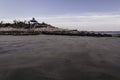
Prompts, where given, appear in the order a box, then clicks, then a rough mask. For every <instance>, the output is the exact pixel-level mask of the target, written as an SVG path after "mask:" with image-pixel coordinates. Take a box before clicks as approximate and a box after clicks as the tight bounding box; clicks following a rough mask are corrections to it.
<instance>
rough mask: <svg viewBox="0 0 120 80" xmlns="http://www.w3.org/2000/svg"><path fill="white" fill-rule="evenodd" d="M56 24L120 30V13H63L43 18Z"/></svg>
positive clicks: (68, 26)
mask: <svg viewBox="0 0 120 80" xmlns="http://www.w3.org/2000/svg"><path fill="white" fill-rule="evenodd" d="M40 20H43V21H46V22H48V23H50V24H53V25H55V26H59V27H62V28H69V29H79V30H116V31H117V30H120V15H113V14H112V15H61V16H55V17H47V18H41V19H40Z"/></svg>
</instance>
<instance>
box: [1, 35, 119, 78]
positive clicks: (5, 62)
mask: <svg viewBox="0 0 120 80" xmlns="http://www.w3.org/2000/svg"><path fill="white" fill-rule="evenodd" d="M119 75H120V38H114V37H111V38H108V37H103V38H102V37H101V38H97V37H78V36H50V35H49V36H47V35H39V36H0V80H120V76H119Z"/></svg>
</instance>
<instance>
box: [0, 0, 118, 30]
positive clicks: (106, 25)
mask: <svg viewBox="0 0 120 80" xmlns="http://www.w3.org/2000/svg"><path fill="white" fill-rule="evenodd" d="M32 17H35V18H36V19H37V20H38V21H40V22H42V21H44V22H47V23H49V24H52V25H54V26H57V27H62V28H68V29H79V30H100V31H101V30H116V31H118V30H120V0H0V20H4V21H9V22H10V21H11V20H14V19H17V20H18V19H20V20H24V19H27V20H28V19H30V18H32Z"/></svg>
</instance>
